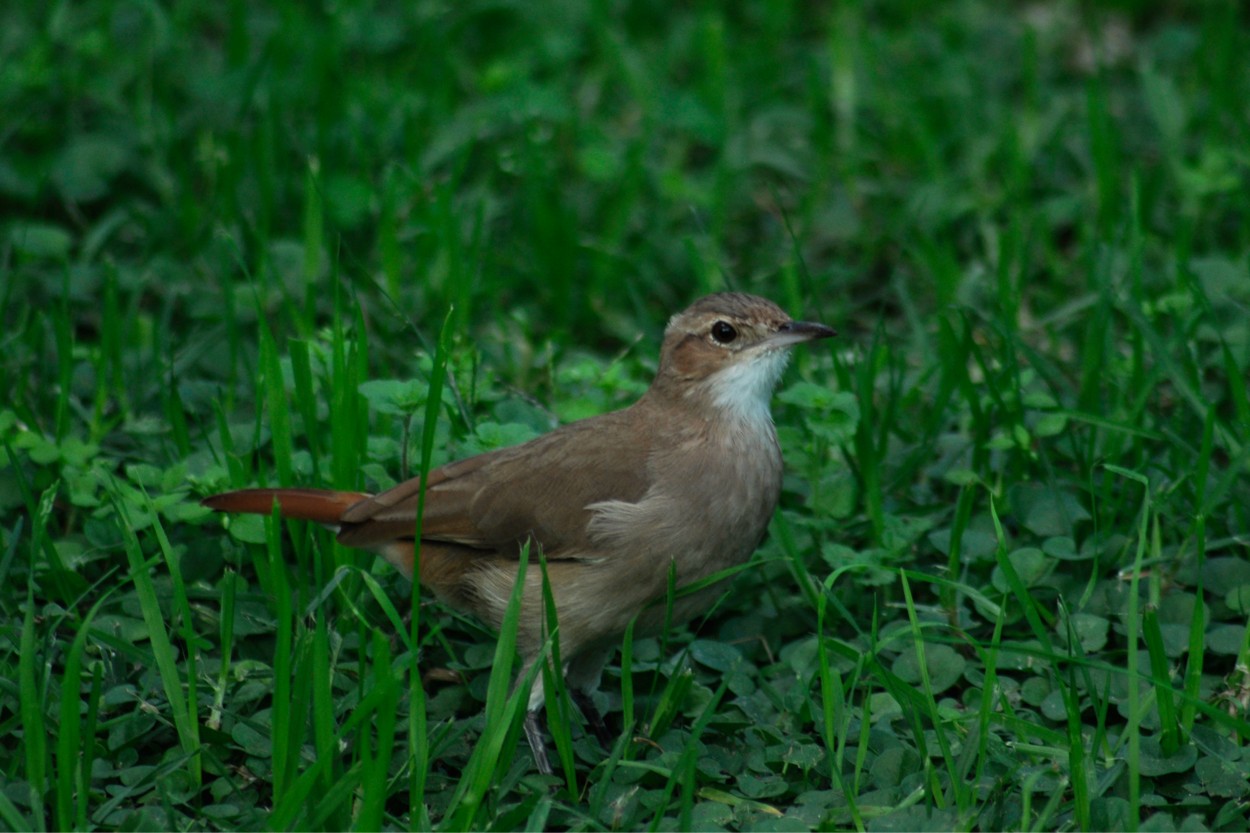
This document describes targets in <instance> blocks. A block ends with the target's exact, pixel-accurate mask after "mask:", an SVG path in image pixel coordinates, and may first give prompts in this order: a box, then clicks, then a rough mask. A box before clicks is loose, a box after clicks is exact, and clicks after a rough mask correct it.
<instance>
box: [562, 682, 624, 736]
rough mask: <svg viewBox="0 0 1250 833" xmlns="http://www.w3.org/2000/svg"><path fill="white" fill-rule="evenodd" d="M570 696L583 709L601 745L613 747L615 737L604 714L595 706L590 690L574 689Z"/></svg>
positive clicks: (592, 731) (587, 722)
mask: <svg viewBox="0 0 1250 833" xmlns="http://www.w3.org/2000/svg"><path fill="white" fill-rule="evenodd" d="M569 696H570V697H572V698H573V702H574V703H576V704H577V707H578V708H579V709H581V711H582V716H583V717H585V718H586V725H587V726H589V727H590V732H591V734H593V735H594V736H595V738H596V739H598V741H599V745H600V746H602V747H603V748H604V749H609V750H610V749H611V748H612V743H613V741H614V738H613V737H612V733H611V732H610V731H608V725H607V724H606V723H604V722H603V715H601V714H599V709H598V708H596V707H595V701H594V699H592V698H591V696H590V692H589V691H580V690H577V689H574V690H573V691H571V692H569Z"/></svg>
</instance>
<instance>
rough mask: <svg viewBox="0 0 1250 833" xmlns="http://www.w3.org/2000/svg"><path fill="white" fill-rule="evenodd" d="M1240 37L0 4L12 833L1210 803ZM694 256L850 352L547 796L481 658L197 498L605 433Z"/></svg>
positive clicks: (389, 476)
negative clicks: (738, 526)
mask: <svg viewBox="0 0 1250 833" xmlns="http://www.w3.org/2000/svg"><path fill="white" fill-rule="evenodd" d="M1247 54H1250V27H1248V26H1247V18H1246V13H1245V9H1244V6H1243V5H1242V4H1239V3H1236V2H1234V0H1211V2H1205V3H1201V4H1179V3H1148V2H1135V1H1134V0H1119V2H1103V3H1075V2H1062V1H1061V0H1053V1H1052V2H1034V3H1017V2H1011V3H1001V4H989V3H977V2H971V1H970V0H957V1H956V2H951V3H920V4H915V3H901V2H893V1H892V0H878V1H877V2H871V1H870V0H862V1H860V2H856V1H855V0H847V1H846V2H838V3H790V2H785V0H747V1H746V2H743V3H739V4H735V5H733V6H729V7H721V6H720V5H718V4H712V3H659V2H648V0H638V2H623V1H621V2H617V1H616V0H597V2H592V3H578V2H550V3H514V2H507V1H506V0H498V1H496V2H491V1H490V0H487V1H486V2H464V3H440V2H427V3H419V4H404V3H390V2H374V3H363V2H353V1H352V0H343V2H337V3H323V4H303V3H291V2H286V3H284V2H272V3H263V4H262V3H255V4H253V3H245V2H242V0H231V1H230V2H223V3H213V4H207V3H176V4H163V5H162V4H156V3H151V2H141V0H83V2H76V3H53V4H45V3H40V2H31V0H15V1H14V2H9V3H6V4H4V5H3V7H2V8H0V112H3V113H4V114H5V116H4V118H3V119H2V120H0V316H2V321H3V328H2V332H0V344H3V350H2V351H0V387H2V388H3V389H4V391H5V392H6V395H5V397H4V399H3V402H2V403H0V441H2V442H3V452H4V457H3V459H4V467H3V468H0V507H2V508H3V515H2V516H0V521H2V522H0V588H2V589H0V612H2V614H3V615H2V616H0V670H2V673H0V825H3V826H5V827H8V828H11V829H36V828H51V827H57V828H70V827H77V828H83V829H87V828H99V829H172V828H179V829H181V828H196V829H248V828H256V827H263V826H271V827H294V826H298V827H322V828H337V829H344V828H348V827H360V828H365V829H369V828H377V827H387V828H422V829H429V828H440V829H461V828H476V829H520V828H535V829H540V828H564V829H604V828H612V829H618V828H620V829H640V828H643V827H648V828H650V829H675V828H681V829H689V828H699V829H744V830H745V829H755V830H800V829H802V830H805V829H812V828H824V829H832V828H838V829H843V828H855V829H874V830H890V829H954V828H961V829H1011V830H1017V829H1018V830H1024V829H1030V830H1031V829H1073V828H1079V829H1104V830H1119V829H1158V830H1162V829H1186V830H1203V829H1211V830H1245V829H1246V828H1247V827H1248V826H1250V819H1248V818H1247V812H1246V798H1247V795H1250V779H1248V776H1250V756H1248V755H1246V754H1245V752H1244V749H1245V743H1246V740H1247V738H1248V737H1250V722H1247V715H1246V709H1247V702H1248V700H1250V672H1247V668H1248V667H1250V664H1248V663H1247V659H1248V654H1250V642H1248V633H1247V616H1246V614H1247V610H1248V609H1250V562H1248V561H1247V553H1246V545H1247V541H1248V538H1247V535H1248V523H1247V522H1248V517H1247V516H1248V514H1250V483H1248V481H1247V477H1246V473H1247V459H1248V456H1250V451H1248V450H1247V449H1248V445H1247V443H1248V441H1250V400H1248V398H1247V394H1246V379H1247V367H1248V366H1250V260H1248V253H1250V187H1248V186H1250V153H1248V152H1247V150H1246V149H1247V148H1248V147H1250V104H1248V102H1250V64H1248V63H1247V62H1246V60H1245V56H1246V55H1247ZM726 287H730V288H737V289H742V290H748V291H754V292H758V293H760V294H764V295H767V296H769V297H771V298H773V299H775V300H777V301H778V302H779V303H781V304H782V305H783V306H786V307H787V308H788V309H790V310H791V312H793V313H794V314H796V316H797V315H801V316H803V317H808V318H814V319H818V320H822V321H825V322H828V323H831V324H833V325H835V326H837V327H838V329H839V330H840V332H841V337H840V339H839V340H838V341H837V342H834V343H832V344H833V346H832V347H828V348H827V347H825V346H824V345H821V346H820V347H817V348H816V349H810V348H809V349H805V350H802V351H800V352H801V355H798V356H797V361H796V368H795V369H794V370H792V371H791V372H790V375H789V376H788V377H787V380H786V382H785V383H784V384H783V389H782V390H781V391H780V393H779V395H778V396H777V401H776V403H775V406H774V412H775V417H776V420H777V422H778V425H779V427H780V429H779V430H780V433H781V436H782V442H783V446H784V448H785V452H786V457H787V462H788V475H787V480H786V485H785V492H784V495H783V505H782V508H781V510H780V512H779V513H778V515H777V518H776V519H775V522H774V524H773V526H772V528H771V534H770V536H769V538H768V540H767V542H766V543H765V544H764V545H763V546H762V547H761V549H760V551H759V553H758V554H757V557H756V559H755V560H754V561H753V562H752V564H751V566H750V567H749V568H748V569H746V570H745V571H743V573H741V574H740V575H739V576H738V577H737V578H736V579H735V581H734V582H733V585H732V587H731V588H730V591H729V592H728V594H727V595H726V597H725V598H724V599H723V600H722V602H721V603H720V604H719V605H718V607H717V608H716V609H715V610H714V611H713V613H712V614H710V615H709V616H708V617H707V618H706V619H705V620H703V621H700V622H696V623H693V624H692V625H691V626H690V627H683V628H679V629H677V630H675V631H674V632H672V633H670V634H668V635H667V636H666V637H665V638H664V639H661V640H641V639H640V640H638V641H636V642H633V641H630V642H629V643H627V645H626V649H627V650H626V652H625V653H623V654H621V655H619V656H618V657H617V658H616V659H614V660H613V662H612V663H611V665H610V667H609V669H608V673H607V674H606V675H605V681H604V688H603V692H602V694H601V696H600V706H601V708H602V709H603V710H605V711H606V712H607V716H608V720H609V724H610V726H611V727H612V728H613V729H614V731H619V732H620V734H621V738H620V740H619V741H618V742H617V743H616V744H615V745H614V747H613V749H611V750H603V749H601V748H600V747H599V746H598V745H597V744H596V743H595V742H594V741H593V740H591V739H588V738H587V737H586V736H585V735H584V733H583V731H582V730H581V728H580V726H579V725H578V719H577V716H576V713H575V712H572V711H570V710H568V704H567V702H566V701H564V700H562V699H561V698H556V711H555V713H554V714H553V716H552V721H551V722H552V729H553V735H554V743H555V746H556V747H557V750H558V760H559V761H560V765H559V766H558V767H557V769H558V770H559V772H558V775H557V777H556V778H542V777H540V776H538V775H537V774H536V772H535V771H534V770H533V765H532V760H531V759H530V757H529V754H528V752H527V751H525V750H524V749H523V747H522V748H519V747H518V738H519V729H518V725H519V724H518V722H517V721H518V718H519V709H518V708H517V704H516V702H514V701H510V700H508V697H507V695H508V691H509V684H510V681H509V678H508V669H509V660H510V659H511V657H510V651H509V646H508V644H507V640H506V639H504V640H503V641H502V642H498V643H497V640H496V636H495V635H494V634H491V633H488V632H486V631H485V630H484V629H483V628H481V627H480V626H479V625H478V624H476V623H474V622H472V621H471V620H468V619H465V618H463V617H461V616H458V615H456V614H454V612H451V611H447V610H443V609H441V608H440V607H439V606H438V605H437V604H435V603H433V602H432V601H430V600H429V599H423V600H422V601H420V603H419V604H418V605H416V607H415V608H411V609H412V610H413V615H412V619H411V621H410V622H405V621H404V620H403V618H402V617H403V616H404V614H405V612H407V611H408V610H409V609H410V605H409V592H410V591H409V590H408V588H407V586H406V585H405V584H404V583H403V582H402V580H400V579H398V578H397V577H396V576H395V575H394V574H393V573H392V572H390V571H389V570H388V568H386V567H385V566H384V565H380V564H375V563H374V561H373V559H371V558H369V557H367V556H365V555H363V554H360V553H355V552H350V551H345V550H342V549H341V548H339V547H338V546H337V545H336V544H335V543H334V542H333V539H332V537H331V536H329V535H327V534H326V533H324V532H323V531H320V530H312V529H308V528H307V527H306V526H304V525H299V524H290V525H285V526H284V525H275V524H272V523H267V522H266V521H265V520H264V519H259V518H255V519H244V520H238V521H235V522H233V523H231V524H224V523H223V522H222V521H221V520H220V519H218V518H216V517H212V516H210V515H209V513H207V512H206V511H205V510H203V509H201V508H200V507H199V506H198V498H199V497H201V496H203V495H205V494H209V493H212V492H214V491H219V490H223V489H227V488H232V487H237V486H243V485H248V484H254V483H268V484H275V483H278V482H283V483H287V482H299V483H306V484H318V485H325V486H334V487H343V488H381V487H385V486H387V485H389V484H390V483H391V482H393V481H394V480H395V479H396V478H397V477H398V476H400V475H401V473H404V472H412V471H414V470H416V469H417V468H418V467H419V464H420V463H419V461H420V460H421V458H422V456H423V453H425V452H426V450H427V449H428V450H429V453H430V454H431V455H432V459H433V462H434V463H438V462H441V461H444V460H446V459H451V458H455V457H458V456H461V455H465V454H469V453H472V452H474V451H478V450H482V449H486V448H492V447H497V446H500V445H506V444H511V443H514V442H517V441H521V440H523V439H525V438H527V437H530V436H533V435H535V434H537V433H541V432H543V431H546V430H549V429H550V428H551V427H552V426H554V425H556V424H558V423H559V422H563V421H567V420H571V419H575V418H578V417H581V416H585V415H588V414H593V413H599V412H602V411H604V410H608V409H611V408H614V407H619V406H621V405H623V404H626V403H628V402H629V401H631V400H632V399H633V398H635V397H636V396H637V395H638V394H639V393H640V392H641V391H642V390H644V389H645V386H646V384H647V382H648V381H649V378H650V376H651V374H652V373H653V371H654V367H655V353H656V345H657V343H658V338H659V334H660V332H661V331H662V327H663V323H664V322H665V320H666V319H667V316H668V315H670V314H671V313H672V312H674V311H676V310H677V309H680V308H681V307H682V306H684V305H685V304H686V303H688V302H689V301H690V300H692V299H693V298H695V297H697V296H698V295H700V294H703V293H705V292H707V291H713V290H717V289H722V288H726ZM443 368H446V371H447V373H446V376H445V378H444V377H443V376H442V375H441V374H442V369H443ZM440 380H443V383H442V384H440ZM431 416H433V417H435V418H434V419H431V418H430V417H431ZM532 568H535V569H537V568H538V565H532ZM414 637H415V641H414ZM418 654H419V660H420V662H419V664H418V663H417V662H416V661H415V660H414V658H415V657H417V656H418ZM418 683H420V684H418Z"/></svg>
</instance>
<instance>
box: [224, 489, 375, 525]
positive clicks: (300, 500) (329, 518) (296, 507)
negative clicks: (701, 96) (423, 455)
mask: <svg viewBox="0 0 1250 833" xmlns="http://www.w3.org/2000/svg"><path fill="white" fill-rule="evenodd" d="M367 497H370V495H368V494H366V493H364V492H333V491H330V490H329V489H240V490H239V491H237V492H224V493H222V494H220V495H213V496H212V497H207V498H204V500H202V501H200V503H201V504H202V505H204V506H207V507H208V508H209V509H216V510H217V511H218V512H243V513H248V514H253V515H268V514H269V513H270V512H272V511H273V504H274V502H275V501H277V504H278V509H279V510H280V511H281V513H282V517H284V518H293V519H295V520H300V521H314V522H316V523H319V524H326V525H327V526H337V525H338V523H339V519H340V518H341V517H342V516H343V513H344V512H346V511H347V509H348V507H350V506H353V505H355V504H357V503H359V502H360V501H362V500H364V499H365V498H367Z"/></svg>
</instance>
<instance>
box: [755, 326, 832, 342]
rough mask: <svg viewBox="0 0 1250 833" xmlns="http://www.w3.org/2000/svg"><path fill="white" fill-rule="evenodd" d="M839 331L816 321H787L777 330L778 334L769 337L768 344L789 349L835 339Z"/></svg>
mask: <svg viewBox="0 0 1250 833" xmlns="http://www.w3.org/2000/svg"><path fill="white" fill-rule="evenodd" d="M837 334H838V331H837V330H835V329H833V327H826V326H825V325H824V324H817V323H816V322H814V321H787V322H786V323H784V324H782V325H781V326H780V327H778V328H777V332H776V333H775V334H774V335H772V336H769V338H768V343H769V344H771V345H772V346H774V347H789V346H790V345H791V344H801V343H802V342H804V341H816V340H817V339H821V338H833V337H834V336H836V335H837Z"/></svg>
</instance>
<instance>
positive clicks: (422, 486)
mask: <svg viewBox="0 0 1250 833" xmlns="http://www.w3.org/2000/svg"><path fill="white" fill-rule="evenodd" d="M836 334H837V333H836V332H835V331H834V330H833V329H832V328H830V327H828V326H826V325H824V324H819V323H814V322H808V321H796V320H794V319H792V318H791V317H790V316H789V315H787V314H786V312H785V311H783V310H782V308H781V307H779V306H778V305H777V304H775V303H773V302H772V301H769V300H767V299H765V298H762V297H759V296H756V295H750V294H746V293H742V292H721V293H716V294H712V295H707V296H705V297H702V298H699V299H698V300H696V301H694V303H692V304H691V305H690V306H689V307H687V308H686V309H685V310H683V311H681V312H679V313H677V314H676V315H674V316H672V318H671V319H670V320H669V322H668V325H667V327H666V328H665V331H664V338H663V342H662V345H661V349H660V359H659V366H658V369H657V372H656V375H655V378H654V380H653V381H652V382H651V385H650V386H649V387H648V389H647V390H646V392H645V393H644V394H643V395H642V396H641V397H640V398H639V399H638V400H637V401H635V402H634V403H633V404H632V405H629V406H628V407H625V408H622V409H620V410H617V411H612V412H609V413H605V414H601V415H598V416H593V417H589V418H586V419H582V420H578V421H576V422H571V423H568V424H566V425H563V426H560V427H558V428H556V429H555V430H553V431H551V432H549V433H547V434H544V435H541V436H539V437H537V438H535V439H532V440H530V441H528V442H525V443H522V444H520V445H516V446H512V447H508V448H501V449H496V450H493V451H488V452H486V453H483V454H478V455H476V456H472V457H468V458H465V459H462V460H456V461H453V462H449V463H447V464H445V465H442V466H439V467H437V468H434V469H432V470H430V471H429V473H428V474H427V475H426V477H425V478H424V479H422V478H420V477H414V478H412V479H410V480H406V481H404V482H401V483H399V484H398V485H396V486H394V487H392V488H390V489H387V490H385V491H382V492H379V493H377V494H370V493H367V492H352V491H330V490H323V489H305V488H270V489H243V490H238V491H231V492H225V493H222V494H216V495H212V496H210V497H207V498H205V499H204V500H203V501H202V503H203V504H204V505H205V506H207V507H210V508H212V509H214V510H218V511H220V512H227V513H254V514H265V515H268V514H270V513H271V512H272V511H273V507H274V505H275V504H276V505H277V507H278V510H279V512H280V514H281V515H282V516H283V517H285V518H291V519H299V520H307V521H314V522H317V523H320V524H323V525H325V526H327V527H330V528H332V529H335V530H337V538H338V541H339V542H340V543H341V544H343V545H345V546H348V547H354V548H359V549H364V550H371V551H374V552H376V553H379V554H380V555H382V556H383V557H384V558H385V559H386V560H387V561H389V562H390V563H391V564H392V565H394V566H395V567H396V568H397V569H398V570H399V571H400V572H401V573H403V574H404V575H405V576H407V577H408V578H412V576H413V566H414V562H415V563H416V564H417V565H418V570H419V572H418V579H419V581H420V583H421V585H422V586H423V587H426V588H429V589H430V590H431V591H433V593H434V595H435V596H436V597H438V598H439V599H441V600H442V601H443V602H444V603H446V604H447V605H449V606H451V607H452V608H456V609H459V610H461V611H466V612H468V613H470V614H473V615H474V616H476V617H477V618H478V619H480V620H481V621H483V622H485V623H486V624H488V625H490V626H492V627H494V628H496V629H498V628H499V626H500V624H501V622H502V621H503V617H504V612H505V610H506V608H507V605H508V600H509V598H510V596H511V595H512V591H513V587H514V585H515V584H516V581H517V574H518V568H519V564H520V558H521V554H522V552H523V550H525V549H526V548H529V549H530V551H534V552H536V551H539V550H541V552H542V555H543V556H544V557H545V559H546V565H547V569H546V573H547V579H548V581H549V586H550V590H551V594H552V597H553V599H554V602H555V609H556V618H557V621H558V631H559V640H560V653H561V656H562V658H563V662H564V668H563V669H562V671H563V674H564V679H565V682H566V686H567V688H568V690H569V692H570V694H571V696H572V699H573V700H574V702H575V703H576V704H577V706H578V707H579V709H581V711H582V712H583V715H584V716H585V718H586V721H587V724H588V725H589V727H590V728H591V729H592V731H594V733H595V734H596V735H597V736H598V738H599V739H600V741H601V742H603V743H604V746H605V748H610V746H611V744H610V740H611V735H610V734H609V733H608V732H607V730H606V728H605V727H604V723H603V720H602V717H601V716H600V715H599V713H598V711H597V710H596V709H595V707H594V704H593V701H592V699H591V694H592V693H593V692H594V691H596V690H597V688H598V685H599V678H600V676H601V672H602V669H603V667H604V665H605V663H606V662H607V660H608V659H609V658H610V656H611V654H612V652H613V651H614V650H615V649H616V648H617V647H619V646H620V642H621V638H622V636H623V635H624V633H625V632H626V630H627V629H628V627H629V626H630V623H631V622H633V623H634V632H635V634H637V635H647V634H655V633H658V632H659V631H661V630H662V629H663V628H664V627H665V623H666V620H667V621H669V622H672V623H678V622H684V621H688V620H690V619H692V618H693V617H696V616H698V615H700V614H701V613H703V612H706V611H707V610H708V609H709V608H710V607H711V606H712V604H713V603H714V602H715V600H716V599H717V597H718V595H719V593H720V592H721V591H720V590H718V588H717V586H716V585H715V584H713V585H711V586H707V587H703V588H700V589H698V590H696V591H695V592H693V593H689V594H685V595H680V596H678V597H677V598H676V599H674V600H673V601H672V603H671V607H670V606H669V605H667V604H665V599H666V598H667V597H668V595H669V588H670V574H672V575H675V578H676V585H677V587H678V588H682V587H688V586H689V585H692V584H695V583H698V582H700V581H702V580H704V579H707V578H709V577H711V576H714V575H717V574H719V573H721V572H722V571H725V570H728V569H729V568H733V567H736V566H739V565H741V564H743V563H744V562H746V561H747V560H748V559H749V558H750V556H751V555H752V553H753V552H754V551H755V550H756V548H757V547H758V545H759V544H760V542H761V540H762V539H763V537H764V534H765V532H766V530H767V527H768V524H769V521H770V519H771V518H772V516H773V512H774V510H775V509H776V507H777V502H778V500H779V498H780V494H781V481H782V457H781V447H780V445H779V444H778V440H777V432H776V428H775V426H774V424H773V419H772V414H771V410H770V407H769V403H770V400H771V397H772V392H773V389H774V388H775V387H776V385H777V382H778V381H779V379H780V377H781V374H782V372H783V370H784V369H785V367H786V363H787V361H788V359H789V354H790V348H791V347H793V346H795V345H797V344H800V343H803V342H810V341H815V340H818V339H826V338H831V337H833V336H835V335H836ZM422 493H424V502H425V506H424V513H423V516H422V526H421V530H420V535H419V538H418V535H417V531H416V522H417V507H418V501H419V500H420V499H421V495H422ZM418 547H419V557H417V556H418V553H417V550H418ZM524 582H525V587H524V589H523V591H522V601H521V611H520V619H519V628H518V634H517V646H516V647H517V651H518V654H519V656H520V657H521V659H522V668H521V673H520V677H519V679H525V674H526V672H527V670H528V669H529V668H530V667H531V666H532V665H533V664H534V663H535V662H537V661H539V659H540V658H541V655H542V652H543V646H544V643H545V641H546V636H547V634H546V625H545V623H544V610H545V608H544V601H543V591H542V582H543V578H542V575H541V572H540V571H539V570H527V571H526V572H525V578H524ZM543 703H544V691H543V684H542V675H541V674H540V675H537V676H536V677H535V682H534V683H533V687H532V688H531V691H530V693H529V701H528V704H527V705H528V710H527V714H526V718H525V724H524V729H525V735H526V739H527V741H528V742H529V745H530V747H531V750H532V752H533V755H534V760H535V764H536V766H537V768H538V769H539V771H540V772H542V773H544V774H550V773H551V766H550V763H549V760H548V758H547V753H546V744H545V741H544V735H543V731H542V725H541V723H540V718H539V714H540V710H541V709H542V706H543Z"/></svg>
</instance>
